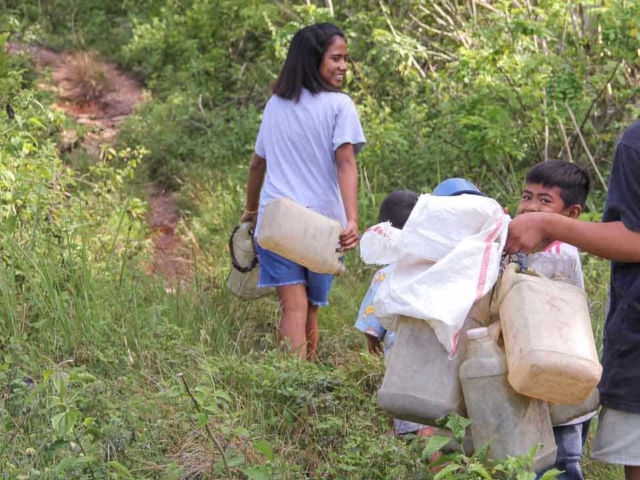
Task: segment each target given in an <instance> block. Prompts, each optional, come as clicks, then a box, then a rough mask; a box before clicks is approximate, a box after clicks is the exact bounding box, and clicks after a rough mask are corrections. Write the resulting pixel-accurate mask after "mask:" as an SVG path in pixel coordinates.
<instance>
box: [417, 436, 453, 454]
mask: <svg viewBox="0 0 640 480" xmlns="http://www.w3.org/2000/svg"><path fill="white" fill-rule="evenodd" d="M450 441H451V439H450V438H449V437H445V436H442V435H433V436H432V437H429V440H428V441H427V445H426V447H424V450H423V451H422V459H423V460H424V459H429V457H430V456H431V455H433V454H434V453H436V452H437V451H439V450H441V449H442V447H444V446H445V445H446V444H447V443H449V442H450Z"/></svg>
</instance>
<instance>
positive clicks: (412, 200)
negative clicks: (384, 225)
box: [378, 190, 419, 230]
mask: <svg viewBox="0 0 640 480" xmlns="http://www.w3.org/2000/svg"><path fill="white" fill-rule="evenodd" d="M418 197H419V195H418V194H417V193H416V192H412V191H410V190H394V191H393V192H391V193H390V194H389V195H387V196H386V197H385V199H384V200H383V201H382V203H381V204H380V213H379V214H378V221H379V222H391V226H392V227H396V228H399V229H400V230H402V229H403V228H404V224H405V223H407V220H409V216H410V215H411V211H412V210H413V207H415V206H416V203H418Z"/></svg>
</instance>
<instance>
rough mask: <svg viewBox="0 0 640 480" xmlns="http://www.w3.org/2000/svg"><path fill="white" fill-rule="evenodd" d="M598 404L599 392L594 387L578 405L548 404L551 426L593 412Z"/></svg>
mask: <svg viewBox="0 0 640 480" xmlns="http://www.w3.org/2000/svg"><path fill="white" fill-rule="evenodd" d="M599 406H600V392H599V391H598V389H597V388H596V389H595V390H594V391H593V393H592V394H591V395H589V396H588V397H587V399H586V400H585V401H584V402H582V403H581V404H580V405H561V404H559V403H550V404H549V413H550V414H551V424H552V425H553V426H558V425H564V424H565V423H569V422H572V421H574V420H575V419H577V418H580V417H584V416H585V415H587V414H589V413H592V412H595V411H596V410H597V409H598V407H599Z"/></svg>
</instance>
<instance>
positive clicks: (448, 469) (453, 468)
mask: <svg viewBox="0 0 640 480" xmlns="http://www.w3.org/2000/svg"><path fill="white" fill-rule="evenodd" d="M461 468H462V465H456V464H450V465H447V466H446V467H444V468H443V469H442V470H440V471H439V472H438V473H437V474H436V476H435V477H433V480H440V479H444V478H447V475H449V474H450V473H453V472H457V471H458V470H460V469H461Z"/></svg>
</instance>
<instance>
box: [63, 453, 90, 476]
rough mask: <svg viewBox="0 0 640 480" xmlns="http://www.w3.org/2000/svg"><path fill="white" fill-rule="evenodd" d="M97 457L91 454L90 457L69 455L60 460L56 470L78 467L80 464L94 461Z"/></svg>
mask: <svg viewBox="0 0 640 480" xmlns="http://www.w3.org/2000/svg"><path fill="white" fill-rule="evenodd" d="M94 461H95V459H94V458H93V457H91V456H88V457H67V458H65V459H63V460H61V461H60V463H59V464H58V465H57V466H56V472H62V471H65V470H67V469H69V468H73V467H77V466H78V465H86V464H87V463H92V462H94Z"/></svg>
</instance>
